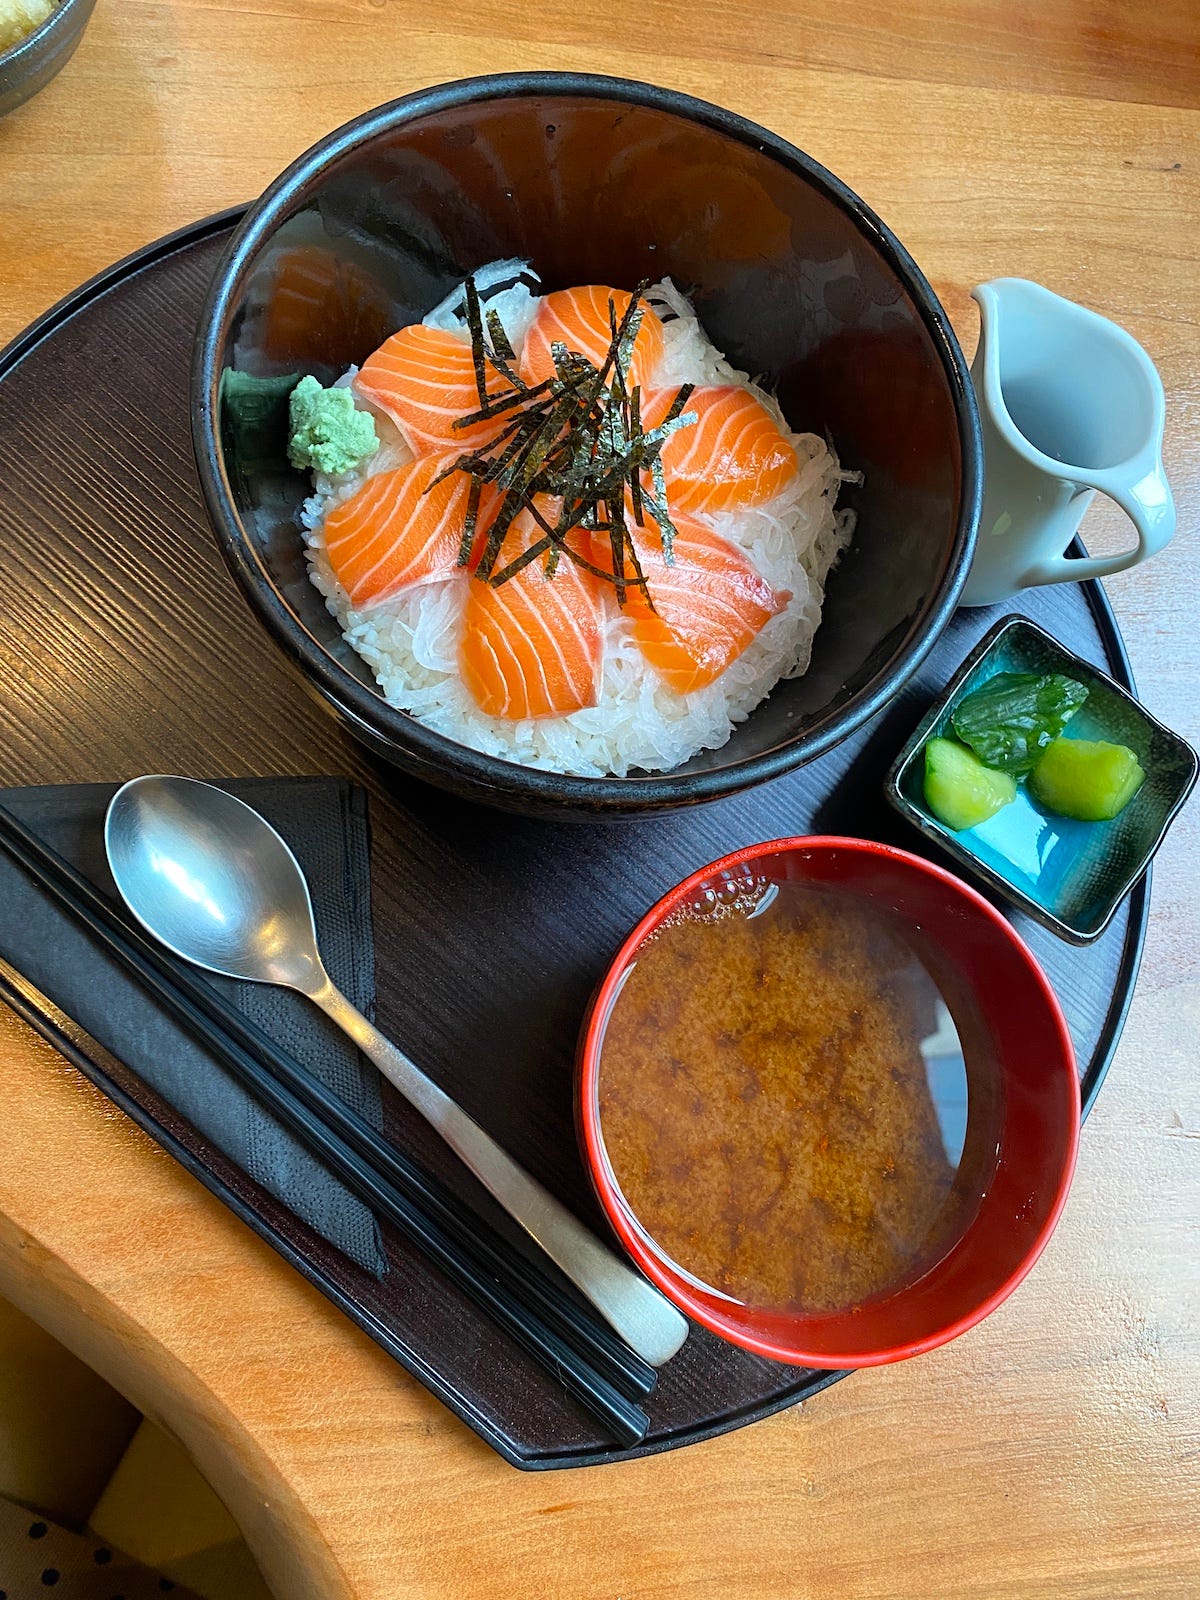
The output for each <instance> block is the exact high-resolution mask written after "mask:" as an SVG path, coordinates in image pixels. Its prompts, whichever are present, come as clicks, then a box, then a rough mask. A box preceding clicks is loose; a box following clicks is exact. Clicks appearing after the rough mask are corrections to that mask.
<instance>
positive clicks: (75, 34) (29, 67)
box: [0, 0, 96, 117]
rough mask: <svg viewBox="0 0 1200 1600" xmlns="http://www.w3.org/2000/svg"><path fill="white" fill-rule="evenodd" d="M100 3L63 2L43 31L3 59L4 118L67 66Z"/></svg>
mask: <svg viewBox="0 0 1200 1600" xmlns="http://www.w3.org/2000/svg"><path fill="white" fill-rule="evenodd" d="M95 5H96V0H62V4H61V5H59V6H56V7H55V9H54V10H53V11H52V12H51V13H50V15H49V16H48V17H47V18H46V20H45V22H43V23H42V24H41V25H40V26H39V27H37V28H35V29H34V30H33V32H32V33H28V34H26V35H25V37H24V38H23V39H22V40H21V41H20V42H19V43H18V44H15V45H14V46H13V47H12V49H11V50H6V51H5V52H4V54H3V55H0V117H3V116H5V115H6V114H7V113H8V112H10V111H13V110H15V109H16V107H17V106H19V105H23V104H24V103H25V101H26V100H29V99H31V98H32V97H33V96H34V95H35V94H37V92H38V91H39V89H44V88H45V87H46V85H47V84H48V83H49V82H50V80H51V78H53V77H56V76H57V75H58V73H60V72H61V71H62V69H63V68H64V67H65V66H66V64H67V62H68V61H69V60H70V59H71V57H72V56H73V55H74V54H75V47H76V45H78V43H79V41H80V39H82V38H83V32H84V29H85V28H86V27H87V25H88V22H89V21H90V20H91V15H92V12H93V10H94V9H95Z"/></svg>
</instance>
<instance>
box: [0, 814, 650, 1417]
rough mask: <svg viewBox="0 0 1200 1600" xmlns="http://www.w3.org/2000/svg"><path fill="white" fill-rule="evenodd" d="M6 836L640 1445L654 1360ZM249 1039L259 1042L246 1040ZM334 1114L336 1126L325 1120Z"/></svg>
mask: <svg viewBox="0 0 1200 1600" xmlns="http://www.w3.org/2000/svg"><path fill="white" fill-rule="evenodd" d="M0 845H2V846H3V847H4V848H5V849H6V851H7V852H8V854H9V855H11V856H12V857H13V859H14V860H16V861H17V862H18V863H19V864H20V865H21V866H22V867H23V868H24V870H25V871H26V872H28V873H29V875H30V876H31V877H32V878H33V879H34V880H35V881H36V882H37V883H38V884H39V885H40V886H41V887H42V888H43V889H44V890H45V891H46V892H47V893H48V894H49V895H50V896H51V897H52V898H53V899H54V900H55V901H56V902H57V903H58V904H59V905H61V906H62V907H63V908H64V909H65V910H67V911H68V912H69V913H71V914H72V915H73V916H75V917H76V918H77V919H78V920H79V921H81V922H82V923H83V924H84V925H85V926H86V927H87V928H88V930H89V931H90V932H91V933H92V934H93V935H94V936H95V937H96V938H97V939H98V940H99V941H100V942H101V943H102V944H103V945H104V946H105V948H106V949H107V950H108V952H109V953H110V954H111V955H112V956H113V957H114V958H115V959H116V960H118V961H119V962H120V963H121V965H123V966H124V967H125V968H126V969H127V970H128V971H129V972H130V973H132V974H133V976H134V977H135V978H137V980H138V981H139V982H140V983H141V984H142V986H143V987H144V988H146V989H147V990H148V991H149V992H151V993H152V994H153V995H154V996H155V997H156V998H157V999H159V1000H160V1001H161V1003H162V1004H163V1005H164V1006H165V1007H166V1008H167V1009H168V1010H169V1011H170V1012H171V1013H172V1014H173V1015H174V1016H175V1017H176V1018H177V1019H178V1020H179V1021H181V1022H182V1023H183V1024H184V1025H185V1026H187V1028H188V1029H189V1031H190V1032H192V1033H193V1034H194V1035H195V1036H196V1038H197V1039H198V1040H199V1041H200V1042H201V1043H202V1044H203V1045H204V1046H205V1047H206V1048H207V1049H208V1050H210V1051H211V1052H212V1053H213V1054H214V1055H216V1056H218V1057H219V1059H220V1060H221V1061H222V1063H223V1064H224V1065H225V1066H227V1067H228V1068H229V1069H230V1070H231V1071H232V1072H234V1073H235V1075H236V1076H237V1077H238V1078H239V1080H240V1081H241V1082H242V1083H243V1084H245V1086H246V1087H247V1088H248V1089H250V1091H251V1092H252V1093H253V1094H254V1095H255V1096H256V1097H257V1098H258V1099H259V1100H260V1101H262V1102H263V1103H264V1104H266V1105H267V1106H268V1107H269V1108H270V1109H271V1110H272V1111H273V1112H274V1113H275V1114H276V1115H277V1116H278V1117H279V1118H280V1120H281V1121H283V1122H284V1123H286V1124H287V1126H288V1127H290V1128H291V1129H292V1131H293V1132H295V1133H296V1134H297V1135H298V1136H299V1137H300V1138H302V1139H303V1140H304V1142H305V1143H306V1144H308V1145H309V1147H310V1148H311V1149H313V1150H314V1152H315V1153H316V1154H317V1155H318V1156H320V1157H321V1159H322V1160H323V1161H325V1163H326V1164H327V1165H328V1166H329V1167H330V1169H331V1170H333V1171H334V1172H336V1174H337V1175H338V1176H339V1177H340V1178H341V1179H342V1180H343V1181H344V1182H345V1183H346V1184H347V1185H348V1186H349V1187H351V1188H353V1189H354V1190H355V1192H356V1193H358V1194H359V1195H361V1196H362V1198H363V1199H364V1200H366V1201H367V1203H368V1204H369V1205H371V1206H372V1207H373V1208H375V1209H376V1210H378V1211H379V1212H381V1213H382V1214H383V1215H385V1216H386V1217H388V1218H389V1220H390V1221H392V1222H393V1223H394V1224H395V1226H396V1227H397V1228H399V1229H400V1230H401V1231H402V1232H403V1233H404V1234H405V1236H406V1237H408V1238H409V1239H411V1240H412V1241H413V1242H415V1243H416V1244H417V1245H418V1247H419V1248H420V1249H421V1250H422V1251H423V1252H424V1253H425V1254H426V1255H427V1256H428V1257H429V1258H430V1259H431V1260H432V1261H434V1262H435V1263H436V1264H437V1265H438V1266H439V1267H440V1268H441V1269H442V1270H443V1271H444V1272H445V1273H446V1275H447V1276H448V1277H450V1278H451V1279H452V1280H453V1281H454V1282H455V1283H456V1284H457V1285H458V1286H459V1287H460V1288H461V1289H463V1290H464V1292H466V1293H467V1294H469V1295H470V1296H471V1297H472V1298H473V1299H474V1300H476V1302H477V1303H479V1304H480V1305H482V1306H483V1307H484V1309H485V1310H486V1311H487V1312H488V1313H489V1315H491V1316H492V1318H493V1319H494V1320H495V1321H496V1323H497V1324H498V1325H499V1326H501V1327H502V1328H504V1329H505V1331H506V1332H507V1333H509V1334H510V1336H511V1337H512V1338H513V1339H515V1340H516V1342H517V1343H519V1344H520V1345H521V1346H522V1348H524V1349H526V1350H527V1351H529V1353H530V1354H531V1355H533V1356H534V1357H536V1359H538V1360H539V1361H540V1362H541V1363H542V1365H543V1366H545V1367H546V1368H547V1370H549V1371H550V1372H551V1373H552V1374H553V1375H554V1376H555V1377H556V1378H557V1379H558V1380H559V1381H560V1382H561V1383H562V1384H563V1385H564V1387H565V1388H567V1389H568V1390H569V1391H570V1392H571V1393H572V1394H574V1395H575V1396H576V1398H577V1399H578V1400H579V1401H580V1402H581V1403H582V1404H583V1405H584V1406H585V1407H586V1408H587V1409H588V1410H589V1411H590V1412H591V1413H592V1414H593V1415H594V1416H596V1417H597V1418H598V1419H599V1420H601V1421H602V1422H603V1423H604V1425H605V1427H606V1428H607V1429H608V1430H609V1432H610V1433H612V1435H613V1436H614V1438H616V1439H618V1440H619V1441H620V1442H621V1443H623V1444H637V1443H640V1441H641V1440H642V1439H643V1438H644V1437H645V1434H646V1431H647V1428H648V1427H649V1419H648V1418H647V1416H646V1414H645V1413H644V1412H643V1411H641V1410H640V1409H639V1408H638V1407H637V1406H636V1405H634V1404H633V1403H632V1402H631V1400H630V1399H629V1398H628V1397H627V1394H626V1393H623V1392H622V1389H628V1388H630V1387H635V1388H636V1392H638V1393H639V1394H644V1393H647V1392H649V1386H650V1385H652V1382H653V1376H654V1370H653V1368H649V1367H647V1365H646V1363H645V1362H643V1361H641V1358H640V1357H638V1356H637V1355H636V1354H635V1353H634V1352H633V1351H632V1350H629V1349H628V1347H627V1346H625V1345H624V1343H623V1341H621V1340H620V1339H618V1338H617V1337H616V1335H615V1334H612V1333H611V1332H610V1330H609V1329H608V1328H607V1327H604V1326H602V1325H601V1324H599V1323H598V1322H595V1321H594V1320H593V1319H592V1318H591V1316H590V1314H589V1313H588V1312H587V1311H586V1309H585V1308H584V1307H583V1306H582V1305H580V1304H579V1303H578V1302H576V1301H574V1300H573V1299H571V1298H569V1297H568V1295H567V1293H566V1292H565V1290H564V1289H563V1288H561V1287H560V1286H559V1285H558V1284H556V1283H555V1282H554V1281H553V1280H551V1279H549V1278H548V1277H546V1276H544V1275H539V1273H538V1270H537V1268H536V1267H535V1266H534V1265H533V1263H532V1262H530V1261H529V1260H528V1258H526V1257H524V1256H521V1255H519V1254H518V1253H517V1252H516V1251H513V1250H505V1249H503V1248H499V1247H498V1246H497V1245H496V1244H493V1243H492V1242H491V1240H489V1239H488V1238H487V1237H486V1235H487V1233H489V1232H491V1230H490V1229H489V1228H488V1226H487V1224H486V1223H484V1222H483V1220H482V1219H481V1218H479V1217H476V1216H474V1214H473V1213H470V1212H469V1211H466V1210H465V1208H460V1207H459V1206H458V1204H457V1203H456V1202H453V1201H452V1200H451V1199H450V1197H449V1192H448V1191H442V1192H439V1186H437V1185H436V1184H435V1183H434V1180H432V1179H431V1178H430V1177H429V1176H428V1175H427V1174H425V1173H424V1172H422V1171H421V1169H420V1168H419V1167H418V1166H416V1164H415V1163H413V1162H411V1161H409V1160H408V1159H407V1158H405V1157H403V1156H402V1155H401V1153H400V1152H399V1151H396V1150H394V1149H392V1148H391V1147H390V1146H388V1145H387V1144H386V1142H385V1141H384V1140H382V1139H381V1137H380V1136H379V1134H378V1133H377V1132H376V1130H375V1129H374V1128H372V1127H371V1125H370V1124H369V1123H368V1122H366V1121H365V1119H363V1118H360V1117H358V1116H357V1114H356V1113H354V1112H353V1110H352V1109H351V1108H350V1107H349V1106H347V1105H345V1103H344V1102H342V1101H340V1100H338V1098H337V1097H336V1096H335V1095H332V1094H331V1093H330V1091H328V1090H327V1089H326V1088H325V1086H324V1085H323V1084H322V1083H321V1082H320V1080H319V1079H316V1078H314V1077H312V1075H311V1074H309V1073H307V1072H306V1071H305V1069H304V1068H303V1067H301V1066H300V1064H299V1063H298V1062H295V1061H293V1060H291V1058H290V1057H288V1056H286V1054H285V1053H284V1052H282V1051H281V1050H279V1049H278V1047H277V1046H275V1045H274V1044H273V1042H272V1041H270V1040H269V1039H268V1038H267V1036H266V1035H262V1034H260V1033H259V1030H257V1029H256V1028H254V1025H253V1024H251V1023H249V1022H248V1021H247V1019H245V1018H243V1017H241V1016H240V1015H239V1014H238V1013H237V1012H236V1011H235V1010H234V1008H233V1007H231V1006H229V1005H228V1004H227V1003H226V1002H225V1001H224V1000H223V999H222V997H221V996H219V995H218V994H217V993H216V992H215V991H214V990H213V989H212V988H210V987H209V986H208V985H207V984H205V983H203V982H202V981H201V980H198V979H196V978H194V977H193V976H192V975H191V974H190V973H187V972H185V971H184V970H182V969H180V968H177V967H175V966H174V965H173V964H172V963H171V962H170V961H169V960H168V958H166V957H165V956H163V955H162V954H161V953H160V952H159V950H158V949H157V947H156V946H155V945H154V944H153V943H152V942H151V940H150V939H149V938H148V937H147V935H145V934H144V933H143V932H142V931H141V929H140V928H138V927H136V926H134V925H133V924H132V923H130V922H128V921H126V919H125V918H124V917H123V916H122V915H121V914H120V913H119V912H118V911H117V910H116V908H115V907H114V906H113V905H112V904H111V902H109V901H108V900H107V898H106V897H105V896H104V895H103V894H102V893H101V892H100V891H99V890H98V889H97V888H96V887H95V885H94V884H92V883H90V882H89V881H88V880H87V879H86V878H85V877H83V876H82V874H80V873H78V872H76V870H75V869H74V868H73V867H72V866H70V864H69V863H67V862H66V861H64V860H63V859H62V858H61V856H59V855H58V854H57V852H55V851H54V850H52V849H51V848H50V847H49V846H48V845H46V844H45V843H44V842H43V841H42V840H40V839H39V838H38V837H37V836H36V834H34V833H32V832H31V831H30V830H29V829H28V828H27V827H26V826H25V825H24V824H23V823H22V822H20V821H19V820H18V819H17V818H16V817H14V816H13V815H12V813H11V812H9V811H7V810H6V809H5V808H4V807H2V806H0ZM238 1036H241V1037H238ZM250 1042H252V1043H253V1049H251V1048H247V1043H250ZM260 1053H262V1054H264V1055H268V1056H269V1057H270V1058H271V1067H272V1070H268V1069H267V1067H266V1066H264V1064H263V1061H262V1060H260V1059H259V1054H260ZM277 1067H283V1069H284V1073H285V1074H286V1078H287V1080H288V1081H287V1082H284V1081H280V1080H279V1079H276V1078H275V1077H274V1076H273V1075H272V1071H273V1070H274V1069H275V1068H277ZM302 1094H303V1095H304V1098H302V1097H301V1096H302ZM326 1115H329V1116H330V1117H331V1121H332V1122H333V1123H334V1124H335V1125H330V1122H327V1121H326V1120H325V1117H326ZM368 1151H370V1157H369V1158H368V1155H367V1152H368ZM465 1230H469V1234H468V1232H467V1231H465ZM468 1237H469V1245H468ZM514 1264H515V1267H514ZM522 1297H524V1298H522ZM552 1323H553V1325H551V1324H552ZM578 1344H584V1345H586V1347H587V1349H588V1352H589V1353H590V1354H591V1355H593V1357H594V1359H595V1361H596V1365H593V1364H591V1363H590V1362H589V1361H588V1360H587V1359H585V1358H584V1357H583V1356H582V1355H581V1354H580V1351H579V1350H578V1349H577V1348H576V1346H577V1345H578ZM597 1365H598V1366H603V1367H604V1368H605V1369H606V1370H607V1371H608V1372H609V1373H610V1374H611V1375H612V1377H611V1379H610V1377H609V1376H605V1373H604V1372H603V1371H598V1370H597ZM647 1372H648V1373H649V1374H650V1375H651V1376H650V1385H647V1381H646V1376H645V1374H646V1373H647ZM618 1381H619V1382H620V1385H621V1387H618V1386H617V1383H618Z"/></svg>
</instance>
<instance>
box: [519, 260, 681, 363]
mask: <svg viewBox="0 0 1200 1600" xmlns="http://www.w3.org/2000/svg"><path fill="white" fill-rule="evenodd" d="M631 298H632V297H631V296H630V295H628V294H627V293H626V292H625V290H624V289H607V288H605V287H604V286H603V285H602V284H588V285H585V286H584V287H583V288H581V289H558V290H556V291H555V292H554V293H553V294H548V295H545V296H544V297H543V299H542V300H541V301H540V302H539V304H538V308H537V311H536V313H535V314H534V318H533V321H532V322H531V323H530V324H529V331H528V332H527V333H526V335H525V344H524V347H523V349H522V351H521V376H522V378H524V380H525V382H526V383H527V384H529V385H530V387H531V388H532V387H533V385H534V384H537V383H542V382H543V381H544V380H545V379H546V378H552V377H553V376H554V356H553V354H552V352H551V349H550V346H551V345H552V344H557V343H561V344H565V345H566V347H567V349H568V350H570V351H573V352H574V353H575V354H576V355H581V356H586V357H587V358H588V360H589V361H590V362H591V363H592V365H593V366H597V367H598V366H600V364H601V363H602V362H603V360H604V358H605V356H606V355H607V354H608V351H609V347H610V346H611V344H612V329H611V327H610V324H609V317H608V302H609V301H610V300H611V301H612V303H613V307H614V310H615V312H616V318H617V322H618V324H619V323H620V321H621V318H622V317H623V316H624V315H625V313H626V311H627V310H628V309H629V302H630V299H631ZM662 353H663V328H662V323H661V322H660V321H659V320H658V318H657V317H656V316H655V314H654V312H653V311H651V310H650V308H649V306H643V308H642V325H641V327H640V328H639V329H638V335H637V338H636V339H635V340H634V344H633V353H632V356H631V359H630V362H629V385H630V387H631V388H632V387H633V385H634V384H640V385H641V386H642V388H645V387H646V385H647V384H648V383H649V381H650V379H651V378H652V377H653V375H654V369H655V367H656V366H657V365H658V363H659V360H660V359H661V357H662Z"/></svg>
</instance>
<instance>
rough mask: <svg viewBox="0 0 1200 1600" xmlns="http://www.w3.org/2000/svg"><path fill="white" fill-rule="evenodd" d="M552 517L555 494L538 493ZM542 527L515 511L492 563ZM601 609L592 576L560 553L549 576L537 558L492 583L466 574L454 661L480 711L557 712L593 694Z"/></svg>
mask: <svg viewBox="0 0 1200 1600" xmlns="http://www.w3.org/2000/svg"><path fill="white" fill-rule="evenodd" d="M536 503H537V505H538V509H539V511H541V513H542V515H543V516H544V517H545V518H546V519H547V521H553V520H554V518H556V517H557V516H558V511H559V508H558V504H557V502H555V501H553V500H550V499H547V498H546V497H543V496H540V497H539V499H538V501H537V502H536ZM540 537H541V530H540V528H539V527H538V525H537V523H536V522H535V520H534V518H533V516H532V514H531V513H530V512H529V511H522V512H521V513H520V515H519V516H518V517H517V518H516V519H515V521H514V522H513V525H512V527H511V528H510V529H509V531H508V533H507V534H506V535H505V541H504V548H503V550H502V552H501V556H500V560H499V562H498V563H497V568H496V570H497V571H500V570H502V569H503V567H504V566H505V565H506V564H507V563H509V562H511V561H513V560H514V559H515V558H516V557H517V556H518V555H519V554H520V553H521V552H522V551H523V550H527V549H528V548H529V546H530V544H531V543H532V542H534V541H535V540H537V539H538V538H540ZM603 657H604V612H603V608H602V605H601V600H600V593H599V587H598V581H597V580H596V579H595V578H593V577H591V576H590V575H589V574H588V573H586V572H582V571H581V570H580V569H579V568H578V567H577V566H575V564H574V563H573V562H571V561H569V560H567V559H566V558H562V559H560V561H559V563H558V567H557V570H556V571H555V573H554V576H553V577H552V578H548V577H546V574H545V560H544V558H540V557H539V558H538V559H536V560H534V561H532V562H530V564H529V565H528V566H526V567H523V568H522V569H521V571H520V572H518V573H516V574H515V575H514V576H513V577H511V578H509V579H507V580H506V581H505V582H504V583H502V584H501V585H500V586H499V587H498V588H493V587H492V586H491V585H490V584H487V583H484V582H482V580H479V579H472V581H471V584H470V586H469V588H468V592H467V603H466V608H465V615H464V629H463V638H462V643H461V645H460V647H459V666H460V668H461V670H462V675H463V680H464V682H465V683H466V685H467V688H468V689H469V690H470V692H471V694H472V696H473V697H474V699H475V701H476V703H477V704H478V706H479V708H480V710H481V711H483V712H485V713H486V714H487V715H488V716H490V717H504V718H506V719H509V720H517V719H520V718H523V717H562V716H566V715H567V713H568V712H571V711H581V710H582V709H583V708H584V707H585V706H594V705H595V704H596V703H597V701H598V700H599V698H600V672H601V667H602V664H603Z"/></svg>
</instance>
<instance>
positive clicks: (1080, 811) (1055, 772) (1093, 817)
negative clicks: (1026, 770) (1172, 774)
mask: <svg viewBox="0 0 1200 1600" xmlns="http://www.w3.org/2000/svg"><path fill="white" fill-rule="evenodd" d="M1145 777H1146V774H1145V772H1144V771H1143V770H1142V766H1141V763H1140V762H1139V761H1138V758H1137V756H1135V755H1134V753H1133V751H1132V750H1130V749H1129V747H1128V746H1127V745H1123V744H1108V743H1106V742H1105V741H1104V740H1103V739H1066V738H1063V739H1056V740H1055V741H1054V743H1053V744H1052V745H1051V746H1050V748H1049V749H1048V750H1047V751H1046V753H1045V755H1044V756H1043V757H1042V759H1041V760H1040V761H1039V762H1038V764H1037V766H1036V767H1034V769H1033V771H1032V772H1031V773H1030V775H1029V787H1030V788H1031V789H1032V790H1033V793H1034V794H1035V795H1036V797H1037V798H1038V800H1040V801H1041V803H1042V805H1044V806H1045V808H1046V810H1047V811H1055V812H1057V813H1058V815H1059V816H1060V817H1074V818H1076V820H1077V821H1079V822H1108V821H1110V820H1111V819H1112V818H1113V817H1115V816H1117V815H1119V814H1120V812H1122V811H1124V809H1125V807H1126V806H1127V805H1128V804H1129V802H1130V801H1131V800H1132V799H1133V797H1134V795H1135V794H1136V793H1137V792H1138V790H1139V789H1140V788H1141V787H1142V783H1143V781H1144V780H1145Z"/></svg>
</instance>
